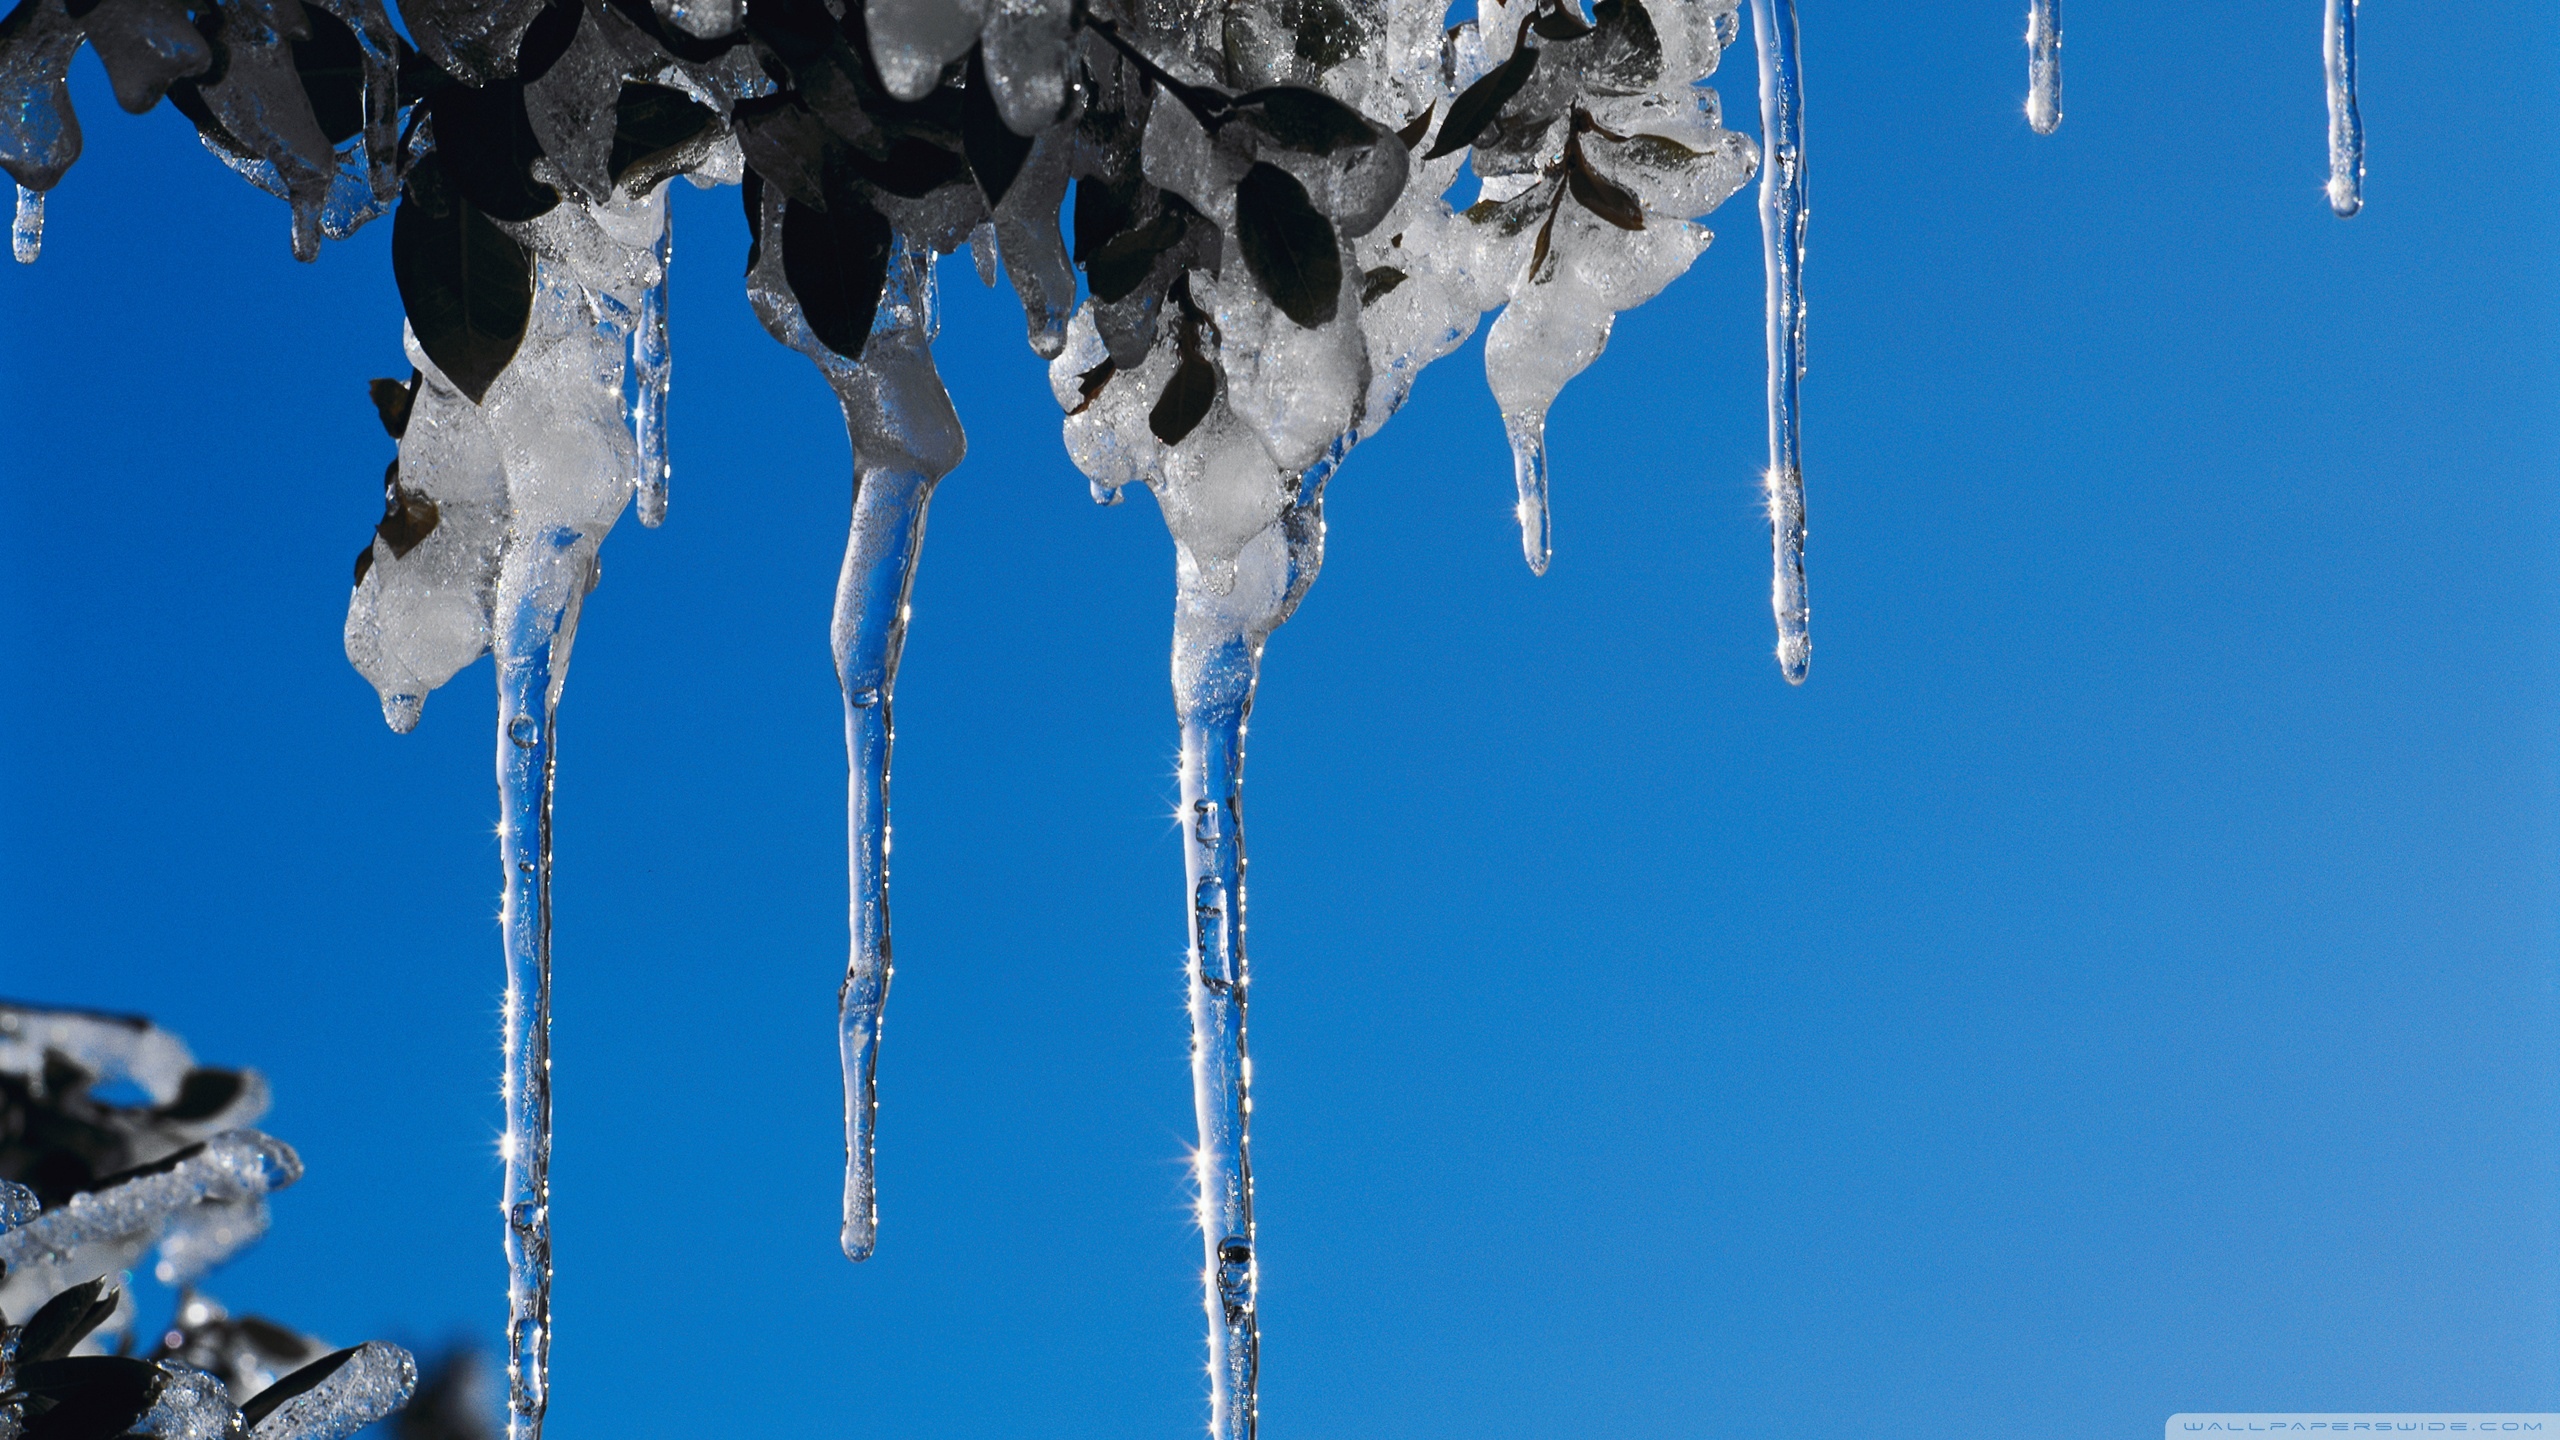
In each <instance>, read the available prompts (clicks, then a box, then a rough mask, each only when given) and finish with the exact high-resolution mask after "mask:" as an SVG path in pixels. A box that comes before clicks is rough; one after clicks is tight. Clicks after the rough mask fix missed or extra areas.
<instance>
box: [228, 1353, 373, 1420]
mask: <svg viewBox="0 0 2560 1440" xmlns="http://www.w3.org/2000/svg"><path fill="white" fill-rule="evenodd" d="M355 1353H356V1352H355V1348H354V1347H352V1346H350V1347H349V1348H347V1349H344V1350H332V1351H330V1352H329V1353H328V1354H326V1355H323V1356H321V1357H320V1358H319V1359H317V1360H314V1361H312V1362H311V1363H310V1364H308V1365H305V1366H303V1367H302V1368H301V1369H299V1370H296V1371H294V1372H293V1373H292V1374H290V1375H287V1376H285V1377H284V1378H283V1379H281V1380H278V1381H277V1382H276V1383H274V1384H273V1385H270V1386H268V1387H267V1388H266V1389H264V1390H261V1391H259V1392H258V1393H257V1394H255V1395H252V1396H250V1397H249V1403H248V1404H246V1405H243V1406H241V1407H240V1421H241V1423H242V1424H244V1425H246V1426H248V1427H249V1428H250V1429H252V1430H255V1429H257V1428H258V1422H259V1421H261V1420H264V1419H266V1418H267V1417H268V1416H270V1415H273V1414H274V1413H276V1407H278V1406H280V1405H282V1404H284V1402H286V1401H287V1400H290V1399H292V1398H293V1397H295V1396H296V1395H305V1394H309V1393H310V1391H311V1389H312V1387H314V1386H316V1385H318V1384H319V1383H320V1382H321V1381H323V1380H326V1379H328V1378H329V1377H330V1376H332V1375H335V1374H337V1373H338V1367H339V1366H341V1365H344V1364H346V1363H347V1362H348V1361H349V1360H351V1359H353V1358H355Z"/></svg>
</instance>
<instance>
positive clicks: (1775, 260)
mask: <svg viewBox="0 0 2560 1440" xmlns="http://www.w3.org/2000/svg"><path fill="white" fill-rule="evenodd" d="M1751 28H1752V32H1753V34H1754V36H1755V37H1756V38H1757V40H1758V42H1759V47H1760V133H1761V145H1762V147H1763V149H1764V150H1765V151H1766V152H1767V164H1766V166H1765V167H1764V168H1763V169H1762V170H1761V172H1760V241H1761V255H1762V260H1763V263H1764V267H1765V269H1766V270H1767V273H1768V280H1769V295H1768V312H1769V469H1768V471H1767V473H1766V475H1765V476H1764V477H1763V478H1764V484H1765V485H1766V488H1767V490H1768V496H1769V548H1770V554H1771V566H1770V571H1771V573H1770V579H1769V607H1770V609H1771V610H1772V611H1773V612H1775V614H1776V616H1777V620H1778V670H1779V673H1781V674H1783V675H1785V676H1786V677H1787V683H1788V684H1790V685H1801V684H1803V683H1804V677H1805V673H1806V670H1807V669H1808V667H1809V666H1810V665H1811V664H1812V661H1813V636H1812V630H1811V618H1812V610H1811V606H1810V605H1809V603H1808V602H1807V600H1806V598H1805V582H1804V467H1803V464H1802V461H1801V455H1800V451H1799V448H1798V444H1797V438H1796V423H1797V422H1796V392H1797V386H1798V384H1799V382H1801V381H1802V380H1803V378H1804V229H1805V192H1804V88H1803V84H1802V82H1801V80H1800V79H1799V78H1798V76H1797V73H1796V8H1795V0H1751Z"/></svg>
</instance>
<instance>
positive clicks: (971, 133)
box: [960, 50, 1031, 210]
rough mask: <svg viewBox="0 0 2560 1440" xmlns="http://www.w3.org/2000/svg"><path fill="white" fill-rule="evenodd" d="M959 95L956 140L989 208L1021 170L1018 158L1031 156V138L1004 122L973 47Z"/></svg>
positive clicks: (998, 201) (983, 61)
mask: <svg viewBox="0 0 2560 1440" xmlns="http://www.w3.org/2000/svg"><path fill="white" fill-rule="evenodd" d="M960 98H961V101H962V102H963V104H962V109H961V111H960V143H961V145H962V147H963V148H964V149H966V150H967V152H968V155H969V169H970V172H971V173H972V174H975V175H976V176H977V177H978V193H979V194H981V195H984V196H986V197H987V208H988V209H990V210H992V209H994V208H995V207H996V206H998V205H1000V204H1002V203H1003V202H1004V195H1005V192H1006V191H1007V190H1010V189H1012V188H1013V177H1015V176H1016V175H1019V174H1021V173H1022V162H1023V161H1025V160H1028V159H1030V158H1031V142H1030V140H1028V139H1026V138H1024V137H1023V136H1020V135H1016V134H1014V133H1013V127H1011V126H1009V125H1007V124H1005V123H1004V115H1003V113H1002V112H1000V111H998V110H997V109H996V95H995V91H994V89H993V88H992V87H990V86H989V85H988V83H987V61H986V57H985V56H984V55H983V54H981V53H980V52H979V51H977V50H971V51H970V52H969V84H968V88H967V89H966V90H965V91H963V92H962V93H961V96H960Z"/></svg>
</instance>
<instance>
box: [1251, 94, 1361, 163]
mask: <svg viewBox="0 0 2560 1440" xmlns="http://www.w3.org/2000/svg"><path fill="white" fill-rule="evenodd" d="M1235 105H1236V115H1237V116H1238V118H1240V119H1242V120H1243V121H1244V122H1245V123H1246V124H1248V125H1251V126H1252V127H1253V128H1255V129H1256V130H1259V131H1261V132H1262V133H1263V134H1265V135H1268V136H1270V137H1271V139H1272V140H1273V141H1274V142H1276V143H1278V144H1280V145H1282V146H1285V147H1286V148H1288V149H1291V150H1295V151H1298V152H1300V153H1302V154H1307V155H1330V154H1332V153H1333V152H1334V151H1336V150H1340V149H1342V148H1344V147H1345V146H1351V145H1368V144H1373V143H1375V142H1376V140H1377V138H1378V132H1377V131H1376V130H1374V129H1372V128H1371V127H1370V125H1369V122H1368V121H1366V120H1363V119H1361V118H1360V112H1359V111H1357V110H1354V109H1352V108H1351V107H1350V106H1348V105H1345V104H1343V103H1342V102H1341V101H1339V100H1336V99H1334V98H1333V97H1332V96H1330V95H1327V94H1326V93H1324V92H1323V91H1321V90H1310V89H1308V88H1307V87H1306V86H1304V85H1273V86H1270V87H1269V88H1267V89H1262V90H1247V91H1246V92H1244V93H1243V94H1241V95H1239V96H1237V97H1236V100H1235Z"/></svg>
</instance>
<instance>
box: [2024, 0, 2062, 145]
mask: <svg viewBox="0 0 2560 1440" xmlns="http://www.w3.org/2000/svg"><path fill="white" fill-rule="evenodd" d="M2027 124H2028V126H2029V127H2031V128H2032V129H2033V130H2034V131H2035V132H2036V133H2037V134H2039V135H2050V134H2052V133H2053V132H2054V131H2055V130H2057V129H2059V128H2060V127H2061V125H2062V0H2028V5H2027Z"/></svg>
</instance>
